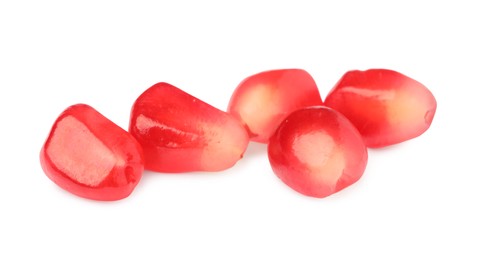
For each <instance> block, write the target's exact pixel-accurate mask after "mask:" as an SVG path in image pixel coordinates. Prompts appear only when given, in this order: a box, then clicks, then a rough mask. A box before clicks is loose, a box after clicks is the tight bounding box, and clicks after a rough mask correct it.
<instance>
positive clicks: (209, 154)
mask: <svg viewBox="0 0 488 260" xmlns="http://www.w3.org/2000/svg"><path fill="white" fill-rule="evenodd" d="M436 107H437V103H436V100H435V98H434V96H433V95H432V93H431V92H430V91H429V90H428V89H427V88H426V87H425V86H424V85H422V84H421V83H419V82H417V81H415V80H414V79H411V78H409V77H407V76H405V75H403V74H400V73H398V72H395V71H392V70H386V69H372V70H367V71H349V72H347V73H346V74H344V76H343V77H342V78H341V79H340V80H339V82H338V83H337V84H336V86H335V87H334V88H333V89H332V90H331V91H330V92H329V93H328V95H327V97H326V98H325V101H324V102H322V100H321V98H320V93H319V90H318V88H317V85H316V84H315V81H314V80H313V78H312V76H310V74H309V73H307V72H306V71H304V70H301V69H281V70H271V71H265V72H261V73H258V74H255V75H252V76H250V77H248V78H246V79H244V80H243V81H242V82H241V83H240V84H239V85H238V87H237V88H236V89H235V91H234V93H233V95H232V97H231V99H230V101H229V105H228V111H227V112H224V111H221V110H219V109H217V108H215V107H213V106H211V105H209V104H207V103H205V102H203V101H201V100H199V99H197V98H196V97H193V96H192V95H190V94H188V93H186V92H184V91H183V90H181V89H179V88H177V87H175V86H172V85H170V84H168V83H157V84H155V85H153V86H152V87H150V88H149V89H147V90H146V91H145V92H144V93H142V94H141V95H140V96H139V97H138V98H137V99H136V101H135V102H134V105H133V107H132V111H131V118H130V126H129V131H128V132H127V131H125V130H123V129H122V128H120V127H118V126H117V125H115V124H114V123H113V122H111V121H110V120H109V119H107V118H105V117H104V116H103V115H101V114H100V113H98V112H97V111H96V110H95V109H93V108H92V107H90V106H88V105H83V104H78V105H74V106H71V107H68V108H67V109H66V110H65V111H64V112H63V113H61V115H60V116H59V117H58V118H57V119H56V121H55V122H54V125H53V126H52V129H51V132H50V134H49V136H48V138H47V140H46V142H45V144H44V146H43V147H42V149H41V155H40V160H41V166H42V169H43V170H44V172H45V173H46V175H47V176H48V177H49V178H50V179H51V180H52V181H53V182H54V183H56V184H57V185H59V186H60V187H61V188H63V189H65V190H67V191H69V192H71V193H73V194H75V195H78V196H80V197H84V198H88V199H93V200H119V199H123V198H125V197H127V196H129V195H130V193H131V192H132V191H133V189H134V188H135V186H136V185H137V183H138V182H139V180H140V178H141V176H142V173H143V170H144V168H145V169H147V170H151V171H156V172H167V173H181V172H190V171H221V170H225V169H228V168H230V167H232V166H233V165H234V164H235V163H236V162H237V161H238V160H239V159H240V158H242V155H243V154H244V152H245V150H246V148H247V146H248V143H249V141H255V142H261V143H267V144H268V158H269V162H270V164H271V168H272V170H273V171H274V173H275V174H276V175H277V176H278V177H279V178H280V179H281V180H282V181H283V182H284V183H285V184H287V185H288V186H290V187H291V188H292V189H294V190H296V191H297V192H299V193H302V194H304V195H306V196H311V197H317V198H323V197H326V196H329V195H331V194H334V193H336V192H338V191H340V190H342V189H344V188H346V187H348V186H350V185H351V184H353V183H355V182H356V181H358V180H359V179H360V178H361V176H362V175H363V173H364V170H365V168H366V164H367V160H368V152H367V147H370V148H374V147H384V146H388V145H392V144H397V143H401V142H404V141H406V140H409V139H412V138H415V137H417V136H419V135H421V134H422V133H424V132H425V131H426V130H427V129H428V128H429V127H430V124H431V123H432V120H433V117H434V114H435V111H436Z"/></svg>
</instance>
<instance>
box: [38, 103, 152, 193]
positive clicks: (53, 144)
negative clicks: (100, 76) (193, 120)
mask: <svg viewBox="0 0 488 260" xmlns="http://www.w3.org/2000/svg"><path fill="white" fill-rule="evenodd" d="M40 159H41V166H42V169H43V170H44V172H45V173H46V175H47V176H48V177H49V178H50V179H51V180H52V181H53V182H54V183H56V184H57V185H59V186H60V187H61V188H63V189H65V190H67V191H69V192H71V193H73V194H75V195H78V196H81V197H84V198H88V199H93V200H119V199H123V198H125V197H127V196H129V194H131V192H132V191H133V189H134V187H135V186H136V185H137V183H138V182H139V180H140V179H141V175H142V172H143V170H144V160H143V157H142V149H141V147H140V145H139V144H138V143H137V141H136V140H135V139H134V138H133V137H132V136H131V135H130V134H129V133H128V132H126V131H125V130H123V129H122V128H120V127H118V126H117V125H115V124H114V123H113V122H111V121H110V120H109V119H107V118H106V117H104V116H103V115H101V114H100V113H99V112H97V111H96V110H95V109H93V108H92V107H90V106H88V105H84V104H78V105H74V106H71V107H68V108H67V109H66V110H65V111H64V112H63V113H62V114H61V115H60V116H59V117H58V118H57V119H56V121H55V123H54V125H53V127H52V129H51V132H50V133H49V136H48V138H47V140H46V142H45V144H44V146H43V147H42V149H41V155H40Z"/></svg>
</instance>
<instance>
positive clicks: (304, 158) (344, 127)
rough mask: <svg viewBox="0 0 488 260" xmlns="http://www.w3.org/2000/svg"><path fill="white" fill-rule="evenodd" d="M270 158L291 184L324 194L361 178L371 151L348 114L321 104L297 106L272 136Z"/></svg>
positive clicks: (313, 194)
mask: <svg viewBox="0 0 488 260" xmlns="http://www.w3.org/2000/svg"><path fill="white" fill-rule="evenodd" d="M268 158H269V161H270V163H271V167H272V169H273V171H274V173H275V174H276V175H277V176H278V177H279V178H280V179H281V180H282V181H283V182H284V183H286V184H287V185H288V186H290V187H291V188H293V189H294V190H296V191H298V192H300V193H302V194H304V195H307V196H311V197H318V198H322V197H326V196H329V195H331V194H333V193H335V192H338V191H340V190H342V189H344V188H345V187H348V186H349V185H351V184H353V183H355V182H356V181H357V180H359V178H360V177H361V176H362V174H363V172H364V170H365V167H366V163H367V160H368V153H367V149H366V146H365V145H364V143H363V140H362V138H361V135H360V134H359V132H358V131H357V130H356V128H355V127H354V126H353V125H352V124H351V122H349V120H347V118H345V117H344V116H343V115H341V114H340V113H338V112H336V111H334V110H332V109H330V108H327V107H322V106H317V107H309V108H304V109H300V110H297V111H295V112H293V113H291V114H290V115H289V116H288V117H287V118H286V119H285V120H284V121H283V123H282V124H281V125H280V126H279V127H278V129H277V130H276V132H275V133H274V135H273V136H272V137H271V138H270V141H269V145H268Z"/></svg>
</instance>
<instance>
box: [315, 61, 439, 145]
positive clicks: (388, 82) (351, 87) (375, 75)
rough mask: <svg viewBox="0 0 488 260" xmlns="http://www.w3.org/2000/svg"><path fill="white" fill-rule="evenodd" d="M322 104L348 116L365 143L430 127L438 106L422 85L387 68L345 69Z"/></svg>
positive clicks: (407, 135) (384, 142) (388, 141)
mask: <svg viewBox="0 0 488 260" xmlns="http://www.w3.org/2000/svg"><path fill="white" fill-rule="evenodd" d="M324 104H325V105H326V106H328V107H331V108H333V109H335V110H337V111H339V112H341V113H342V114H344V115H345V116H346V117H347V118H348V119H349V120H351V122H352V123H353V124H354V125H355V126H356V127H357V129H358V130H359V132H360V133H361V134H362V136H363V138H364V141H365V143H366V145H367V146H368V147H383V146H388V145H392V144H396V143H400V142H403V141H406V140H409V139H412V138H414V137H417V136H419V135H421V134H422V133H424V132H425V131H426V130H427V129H428V128H429V127H430V125H431V123H432V120H433V118H434V115H435V111H436V108H437V103H436V100H435V98H434V96H433V95H432V93H431V92H430V91H429V90H428V89H427V88H426V87H425V86H424V85H422V84H421V83H419V82H418V81H416V80H414V79H411V78H409V77H407V76H405V75H403V74H401V73H398V72H396V71H392V70H386V69H371V70H367V71H349V72H347V73H346V74H345V75H344V76H343V77H342V78H341V79H340V80H339V82H338V83H337V84H336V86H335V87H334V88H333V89H332V90H331V91H330V93H329V94H328V95H327V97H326V99H325V102H324Z"/></svg>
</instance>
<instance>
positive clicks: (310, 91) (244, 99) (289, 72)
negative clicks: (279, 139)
mask: <svg viewBox="0 0 488 260" xmlns="http://www.w3.org/2000/svg"><path fill="white" fill-rule="evenodd" d="M314 105H322V99H321V97H320V93H319V90H318V88H317V85H316V84H315V81H314V80H313V78H312V76H310V74H308V72H306V71H304V70H301V69H281V70H271V71H265V72H261V73H258V74H255V75H252V76H250V77H248V78H246V79H244V80H243V81H242V82H241V83H240V84H239V86H237V88H236V89H235V91H234V93H233V95H232V97H231V99H230V101H229V106H228V109H227V111H228V112H229V113H231V114H232V115H234V116H235V117H236V118H238V119H239V120H241V122H242V123H243V124H245V125H246V126H247V128H248V131H249V133H250V136H251V141H256V142H261V143H268V141H269V137H270V136H271V135H272V134H273V133H274V131H275V130H276V128H277V127H278V125H279V124H280V123H281V122H282V121H283V119H284V118H285V117H286V116H287V115H288V114H290V113H291V112H293V111H295V110H297V109H299V108H303V107H307V106H314Z"/></svg>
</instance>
